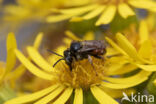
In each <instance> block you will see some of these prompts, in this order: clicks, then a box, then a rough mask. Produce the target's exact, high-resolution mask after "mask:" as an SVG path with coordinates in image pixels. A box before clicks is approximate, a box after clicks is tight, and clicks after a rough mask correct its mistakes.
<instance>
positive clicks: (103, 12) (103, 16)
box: [47, 0, 156, 26]
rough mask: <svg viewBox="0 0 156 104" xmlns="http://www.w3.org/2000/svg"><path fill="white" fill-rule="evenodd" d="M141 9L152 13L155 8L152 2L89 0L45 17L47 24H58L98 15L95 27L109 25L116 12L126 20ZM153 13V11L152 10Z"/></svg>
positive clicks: (137, 0) (138, 0) (154, 3)
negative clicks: (67, 20)
mask: <svg viewBox="0 0 156 104" xmlns="http://www.w3.org/2000/svg"><path fill="white" fill-rule="evenodd" d="M135 8H141V9H146V10H149V11H152V10H153V9H155V8H156V2H155V1H152V0H90V2H89V3H88V4H86V5H84V6H80V7H76V8H69V9H58V10H53V11H55V12H58V13H61V14H59V15H52V16H48V17H47V21H48V22H58V21H62V20H66V19H69V18H71V21H81V20H88V19H91V18H94V17H97V16H99V15H100V17H99V19H98V20H97V21H96V23H95V24H96V26H99V25H101V24H109V23H110V22H111V21H112V20H113V18H114V17H115V14H116V13H117V12H118V13H119V14H120V15H121V17H123V18H127V17H129V16H133V15H135V12H134V10H133V9H135ZM153 11H154V10H153Z"/></svg>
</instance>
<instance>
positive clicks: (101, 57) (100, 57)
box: [94, 55, 104, 60]
mask: <svg viewBox="0 0 156 104" xmlns="http://www.w3.org/2000/svg"><path fill="white" fill-rule="evenodd" d="M94 57H96V58H98V59H102V60H104V57H103V56H98V55H94Z"/></svg>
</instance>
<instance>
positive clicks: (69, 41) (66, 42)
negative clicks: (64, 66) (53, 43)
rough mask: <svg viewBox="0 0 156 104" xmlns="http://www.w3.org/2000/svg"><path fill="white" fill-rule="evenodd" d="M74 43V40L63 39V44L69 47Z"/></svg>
mask: <svg viewBox="0 0 156 104" xmlns="http://www.w3.org/2000/svg"><path fill="white" fill-rule="evenodd" d="M72 41H73V40H72V39H69V38H63V42H64V43H65V44H66V45H67V46H70V43H71V42H72ZM66 49H67V47H66Z"/></svg>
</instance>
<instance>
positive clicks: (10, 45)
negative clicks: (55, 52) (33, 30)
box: [0, 33, 42, 87]
mask: <svg viewBox="0 0 156 104" xmlns="http://www.w3.org/2000/svg"><path fill="white" fill-rule="evenodd" d="M41 39H42V33H40V34H39V35H38V37H37V38H36V40H35V42H34V46H33V47H34V48H36V49H38V47H39V45H40V43H41ZM16 48H17V45H16V39H15V37H14V34H13V33H9V34H8V37H7V62H6V64H5V63H4V62H0V85H3V84H4V83H3V82H6V81H9V82H10V84H11V86H12V87H14V86H15V85H16V83H15V81H16V80H17V79H18V78H19V77H20V76H21V75H22V74H23V73H24V72H25V67H24V66H23V65H22V64H21V65H19V66H17V67H15V65H16V56H15V53H14V50H15V49H16Z"/></svg>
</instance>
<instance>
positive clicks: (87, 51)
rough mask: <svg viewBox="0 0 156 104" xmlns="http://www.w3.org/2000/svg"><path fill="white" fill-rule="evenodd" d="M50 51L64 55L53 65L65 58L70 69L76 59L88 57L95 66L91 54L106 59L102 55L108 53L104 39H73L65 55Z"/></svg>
mask: <svg viewBox="0 0 156 104" xmlns="http://www.w3.org/2000/svg"><path fill="white" fill-rule="evenodd" d="M50 52H52V53H54V54H56V55H58V56H61V57H62V58H61V59H59V60H58V61H57V62H56V63H55V64H54V65H53V67H55V65H56V64H57V63H58V62H59V61H61V60H65V62H66V64H67V65H68V66H69V67H70V70H72V63H73V61H74V60H75V61H79V60H83V59H88V61H89V62H90V63H91V65H92V66H93V62H92V58H91V56H93V57H96V58H99V59H104V58H103V57H102V55H104V54H105V53H106V43H105V41H103V40H86V41H73V42H72V43H71V44H70V48H68V49H67V50H65V51H64V56H62V55H59V54H57V53H55V52H53V51H50Z"/></svg>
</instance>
